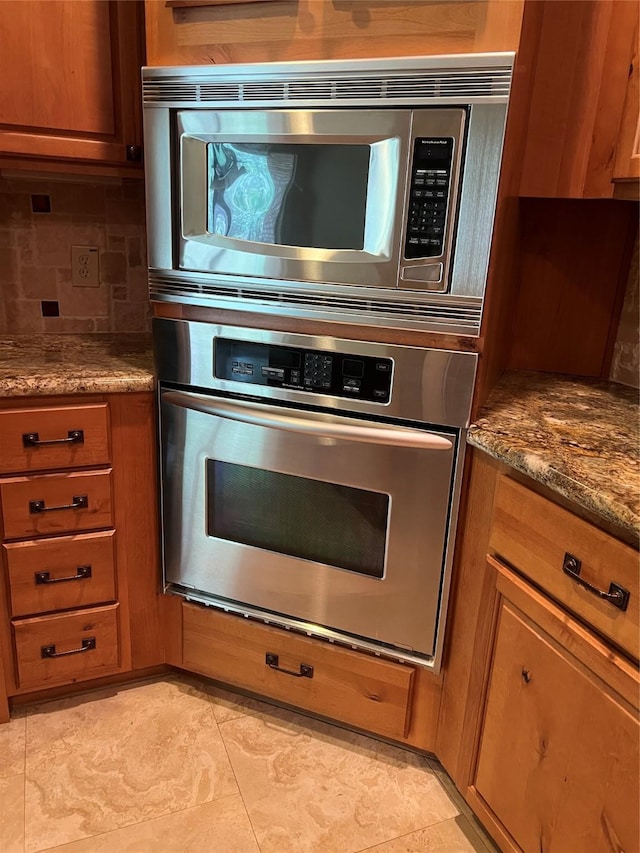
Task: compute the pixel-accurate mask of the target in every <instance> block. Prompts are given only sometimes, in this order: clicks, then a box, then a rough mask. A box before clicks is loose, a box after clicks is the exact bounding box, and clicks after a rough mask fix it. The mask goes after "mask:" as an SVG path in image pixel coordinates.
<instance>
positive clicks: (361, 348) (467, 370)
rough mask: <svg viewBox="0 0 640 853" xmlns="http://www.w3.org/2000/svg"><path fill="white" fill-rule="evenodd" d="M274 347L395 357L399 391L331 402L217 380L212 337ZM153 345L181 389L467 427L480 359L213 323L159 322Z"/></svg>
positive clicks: (162, 368) (164, 371)
mask: <svg viewBox="0 0 640 853" xmlns="http://www.w3.org/2000/svg"><path fill="white" fill-rule="evenodd" d="M216 337H220V338H233V339H236V340H241V341H249V342H253V341H255V342H256V343H269V344H273V345H275V346H285V347H286V346H289V347H303V348H306V349H312V350H322V351H324V352H342V353H347V354H352V355H354V356H358V355H376V356H379V357H380V358H391V359H393V365H394V367H393V390H392V394H391V400H390V401H389V403H373V402H369V401H367V400H354V399H344V398H341V397H330V396H328V395H326V394H310V393H308V392H306V391H296V390H292V389H277V391H276V390H275V389H273V388H268V387H264V386H260V385H251V386H250V390H248V389H247V386H246V385H245V384H244V383H239V382H230V381H228V380H224V379H217V378H216V377H215V376H214V375H213V339H214V338H216ZM153 345H154V356H155V364H156V371H157V375H158V378H159V379H160V381H161V382H170V383H173V384H177V385H182V386H191V387H193V386H195V387H197V388H203V389H210V390H211V391H214V392H222V393H223V394H233V393H236V394H248V393H250V394H251V396H253V397H259V398H263V399H265V400H273V399H274V398H277V399H279V400H281V401H283V402H285V403H297V404H302V405H304V406H317V407H321V408H325V409H331V410H334V411H336V412H338V413H340V412H356V413H359V414H370V415H374V416H384V417H387V418H397V419H401V420H407V421H415V422H417V423H421V424H439V425H441V426H452V427H462V428H465V427H467V426H468V425H469V416H470V413H471V400H472V395H473V383H474V380H475V372H476V366H477V362H478V356H477V355H476V354H475V353H468V352H454V351H451V350H437V349H422V348H420V347H406V346H394V345H392V344H379V343H365V342H362V341H351V340H342V339H340V338H328V337H322V336H313V335H294V334H290V333H288V332H272V331H264V330H261V329H244V328H241V327H239V326H223V325H218V324H214V323H196V322H190V321H186V320H168V319H164V318H159V317H154V319H153Z"/></svg>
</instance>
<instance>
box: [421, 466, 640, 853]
mask: <svg viewBox="0 0 640 853" xmlns="http://www.w3.org/2000/svg"><path fill="white" fill-rule="evenodd" d="M513 474H514V472H512V471H510V469H508V468H506V466H503V465H501V464H499V463H497V462H495V461H494V460H492V459H490V458H489V457H488V456H486V455H485V454H483V453H481V452H478V451H473V453H472V459H471V479H470V489H469V494H468V511H467V517H466V525H465V529H464V531H463V534H462V536H461V540H460V542H459V548H458V555H457V559H458V564H457V570H456V574H455V576H454V589H455V593H454V596H453V599H452V601H451V604H450V619H449V634H448V648H447V652H446V656H445V679H444V685H443V695H442V704H441V712H440V722H439V727H438V743H437V747H436V754H437V755H438V758H439V759H440V760H441V761H442V763H443V765H444V767H445V769H446V770H447V771H448V772H449V774H450V775H451V776H452V778H453V780H454V782H455V784H456V786H457V787H458V789H459V790H460V792H461V793H462V794H463V796H464V797H465V799H466V800H467V802H468V803H469V805H470V806H471V808H472V809H473V811H474V812H475V814H476V815H477V816H478V818H479V819H480V820H481V822H482V823H483V824H484V825H485V827H486V828H487V830H488V831H489V832H490V833H491V835H492V836H493V837H494V839H495V840H496V842H497V843H498V845H499V847H500V849H501V850H504V851H529V850H544V851H550V853H553V851H557V853H572V851H576V853H582V851H585V850H589V851H602V853H605V851H607V853H608V851H611V850H638V849H640V838H639V837H638V827H639V825H640V809H639V805H638V804H639V802H640V791H639V789H638V787H639V782H638V766H639V760H640V756H639V754H638V746H639V742H640V730H639V727H638V698H639V689H640V677H639V673H638V624H639V621H638V620H639V590H638V553H637V551H636V549H635V548H633V547H631V546H630V545H628V544H626V543H625V542H624V541H622V540H621V539H620V538H618V537H617V536H615V535H613V533H612V531H610V530H607V531H605V530H603V529H602V528H600V527H598V526H596V525H595V524H593V523H592V522H591V520H587V519H585V518H584V517H578V515H577V514H575V513H574V512H572V511H571V510H570V509H569V508H568V506H559V505H558V503H556V501H555V500H553V499H550V497H549V496H548V495H547V494H542V493H541V490H542V487H540V486H536V487H535V488H534V485H535V484H533V483H531V482H529V481H527V482H523V481H522V480H521V479H518V480H516V479H515V478H514V476H513ZM567 569H568V571H567ZM576 575H577V577H576ZM587 585H588V586H587ZM618 590H622V591H623V592H624V596H623V597H622V598H620V597H618V595H617V591H618ZM600 592H602V593H604V594H605V595H608V596H609V597H610V599H611V600H607V599H606V598H603V597H602V596H601V595H600V594H599V593H600ZM616 605H618V606H616ZM620 605H621V606H620Z"/></svg>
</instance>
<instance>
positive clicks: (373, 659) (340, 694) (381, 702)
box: [163, 596, 441, 752]
mask: <svg viewBox="0 0 640 853" xmlns="http://www.w3.org/2000/svg"><path fill="white" fill-rule="evenodd" d="M163 609H164V632H165V635H166V638H167V645H166V660H167V663H169V664H171V665H173V666H176V667H180V668H181V669H185V670H187V671H189V672H195V673H199V674H200V675H206V676H208V677H209V678H213V679H215V680H216V681H220V682H222V683H224V684H228V685H230V686H231V687H236V688H240V689H241V690H247V691H250V692H251V693H254V694H255V695H257V696H264V697H265V698H266V699H271V700H275V701H276V702H282V703H284V704H286V705H290V706H292V707H296V708H301V709H302V710H305V711H310V712H312V713H314V714H318V715H320V716H322V717H326V718H329V719H333V720H337V721H339V722H342V723H346V724H347V725H349V726H354V727H356V728H358V729H362V730H364V731H369V732H373V733H376V734H380V735H382V736H384V737H387V738H391V739H393V740H395V741H399V742H401V743H404V744H406V745H407V746H411V747H414V748H417V749H421V750H424V751H426V752H433V751H434V750H435V736H436V727H437V724H438V707H439V704H440V690H441V679H440V677H439V676H437V675H434V674H433V673H432V672H430V671H428V670H426V669H423V668H422V667H416V666H411V665H409V664H403V663H399V662H397V661H393V660H386V659H385V658H381V657H379V656H377V655H373V654H368V653H366V652H362V651H356V650H353V649H350V648H346V647H344V646H340V645H338V644H335V643H331V642H327V641H324V640H320V639H317V638H314V637H308V636H305V635H304V634H300V633H297V632H295V631H289V630H287V629H285V628H281V627H276V626H273V625H266V624H263V623H261V622H259V621H257V620H253V619H248V618H246V617H243V616H239V615H235V614H228V613H223V612H221V611H219V610H217V609H215V608H212V607H205V606H202V605H198V604H192V603H191V602H186V601H183V600H182V599H181V598H179V597H177V596H165V597H164V599H163Z"/></svg>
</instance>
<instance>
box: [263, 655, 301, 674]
mask: <svg viewBox="0 0 640 853" xmlns="http://www.w3.org/2000/svg"><path fill="white" fill-rule="evenodd" d="M279 660H280V658H279V657H278V655H274V654H273V652H267V654H266V656H265V663H266V665H267V666H268V667H270V668H271V669H277V670H278V672H284V673H286V674H287V675H293V677H294V678H313V667H312V666H309V664H307V663H301V664H300V672H296V671H295V670H294V669H284V667H282V666H278V661H279Z"/></svg>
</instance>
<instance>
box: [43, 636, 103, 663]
mask: <svg viewBox="0 0 640 853" xmlns="http://www.w3.org/2000/svg"><path fill="white" fill-rule="evenodd" d="M95 647H96V638H95V637H85V639H84V640H83V641H82V645H81V646H80V648H79V649H71V650H70V651H68V652H57V651H56V647H55V643H54V644H52V645H51V646H42V647H41V648H40V656H41V657H43V658H63V657H65V656H66V655H79V654H80V653H81V652H88V651H90V650H91V649H95Z"/></svg>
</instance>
